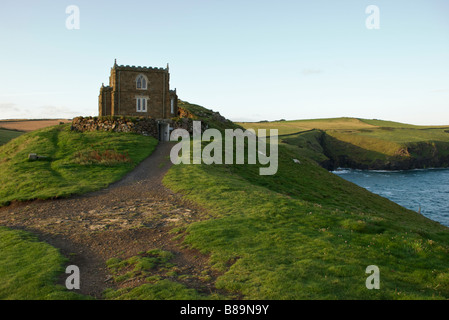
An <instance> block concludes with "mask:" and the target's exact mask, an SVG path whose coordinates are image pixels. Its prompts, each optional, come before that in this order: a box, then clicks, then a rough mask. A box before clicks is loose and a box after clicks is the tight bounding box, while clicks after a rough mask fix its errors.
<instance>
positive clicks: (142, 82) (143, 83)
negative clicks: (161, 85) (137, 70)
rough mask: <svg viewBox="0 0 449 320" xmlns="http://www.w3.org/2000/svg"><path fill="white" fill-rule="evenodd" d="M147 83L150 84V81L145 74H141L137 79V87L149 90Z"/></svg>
mask: <svg viewBox="0 0 449 320" xmlns="http://www.w3.org/2000/svg"><path fill="white" fill-rule="evenodd" d="M147 83H148V79H147V77H145V76H144V75H143V74H140V75H139V76H138V77H137V78H136V87H137V89H140V90H147V88H148V87H147Z"/></svg>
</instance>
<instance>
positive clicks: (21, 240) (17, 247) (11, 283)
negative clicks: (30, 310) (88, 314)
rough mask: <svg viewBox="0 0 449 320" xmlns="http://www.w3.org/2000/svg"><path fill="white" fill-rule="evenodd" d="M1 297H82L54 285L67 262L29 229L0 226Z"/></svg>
mask: <svg viewBox="0 0 449 320" xmlns="http://www.w3.org/2000/svg"><path fill="white" fill-rule="evenodd" d="M0 261H1V263H0V300H66V299H67V300H68V299H70V300H71V299H85V298H87V297H84V296H81V295H79V294H76V293H74V292H70V291H68V290H67V289H66V288H65V287H62V286H60V285H55V283H56V281H57V277H58V276H59V275H60V274H63V273H64V269H63V267H62V266H63V265H64V264H66V263H67V261H66V259H65V258H63V257H62V256H61V254H60V253H59V252H58V250H57V249H55V248H53V247H52V246H50V245H48V244H46V243H44V242H40V241H38V240H37V238H36V237H35V236H33V235H31V234H30V233H27V232H23V231H17V230H10V229H8V228H5V227H0Z"/></svg>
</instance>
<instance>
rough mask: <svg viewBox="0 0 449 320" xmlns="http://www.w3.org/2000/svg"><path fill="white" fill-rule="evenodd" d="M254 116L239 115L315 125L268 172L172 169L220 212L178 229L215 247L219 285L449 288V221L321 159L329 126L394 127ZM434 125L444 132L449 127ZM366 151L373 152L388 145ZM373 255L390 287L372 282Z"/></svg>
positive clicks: (342, 130) (427, 291) (413, 294)
mask: <svg viewBox="0 0 449 320" xmlns="http://www.w3.org/2000/svg"><path fill="white" fill-rule="evenodd" d="M253 124H254V123H251V124H240V125H242V126H245V127H247V128H276V127H277V125H278V124H281V125H283V126H281V127H280V129H281V133H283V134H288V133H295V132H298V131H300V130H304V131H307V132H304V133H302V134H297V135H291V136H286V137H290V138H288V139H297V141H298V143H299V142H300V144H301V148H298V147H297V146H296V145H295V144H293V143H291V141H288V142H290V143H282V144H281V145H280V146H279V161H280V164H279V170H278V172H277V173H276V174H275V175H274V176H260V175H259V174H258V167H259V166H258V165H178V166H173V167H172V168H171V169H170V171H169V172H168V174H167V175H166V177H165V179H164V182H165V183H166V185H167V186H169V187H170V188H172V189H173V190H175V191H177V192H181V193H183V194H184V195H185V197H187V198H188V199H190V200H192V201H195V202H197V203H200V204H201V205H203V206H204V207H206V208H207V209H209V210H210V212H211V213H212V214H213V217H212V218H208V219H205V220H204V221H201V222H197V223H192V224H189V225H181V226H178V229H177V232H178V236H179V237H183V238H184V241H185V243H186V244H188V245H190V246H192V247H194V248H196V249H199V250H201V251H202V252H204V253H207V254H210V256H211V258H210V261H211V264H213V266H214V267H215V268H216V269H217V270H220V271H222V272H224V274H223V276H221V277H219V278H218V280H217V282H216V285H217V287H219V288H221V289H226V290H229V291H230V292H234V293H240V294H242V295H243V297H244V298H246V299H447V298H448V297H449V273H448V270H447V265H448V263H449V256H448V253H449V232H448V228H446V227H444V226H442V225H440V224H438V223H436V222H433V221H431V220H429V219H427V218H425V217H423V216H421V215H419V214H417V213H416V212H413V211H410V210H407V209H405V208H403V207H400V206H399V205H397V204H395V203H393V202H391V201H389V200H387V199H385V198H382V197H380V196H377V195H374V194H372V193H370V192H368V191H367V190H365V189H363V188H360V187H358V186H356V185H354V184H352V183H350V182H347V181H345V180H343V179H341V178H340V177H338V176H335V175H333V174H331V173H329V172H328V171H327V170H325V169H323V168H322V167H320V166H319V165H318V164H317V160H319V157H323V156H324V154H323V151H322V144H321V143H320V141H319V140H320V138H322V136H323V134H327V133H328V132H329V131H330V130H335V131H336V132H333V133H337V134H338V133H339V134H343V135H345V136H350V135H351V134H354V136H356V137H355V138H354V140H356V139H359V138H360V137H361V139H364V138H365V137H364V135H363V134H364V133H367V132H363V131H361V130H362V129H367V128H370V130H373V131H372V132H373V135H376V134H377V135H380V133H381V132H388V133H390V131H389V130H384V129H382V127H377V126H375V125H373V124H369V123H365V122H363V121H361V120H358V119H331V120H312V121H297V122H288V121H286V122H284V121H282V122H277V123H257V124H254V125H255V126H254V127H253V126H252V125H253ZM377 124H379V123H377ZM317 126H319V128H318V129H314V128H316V127H317ZM399 128H403V127H401V126H399ZM399 128H398V129H399ZM311 129H314V130H311ZM407 129H408V130H410V129H412V128H407ZM421 129H424V128H419V130H421ZM348 130H351V132H352V133H350V132H348ZM376 130H379V131H376ZM380 130H382V131H380ZM429 130H435V132H433V133H434V134H435V136H439V135H441V136H443V137H444V135H443V134H442V133H441V130H444V129H441V128H438V129H436V128H435V129H434V128H429ZM407 132H409V131H407ZM422 132H423V131H419V133H418V135H419V134H421V133H422ZM433 133H432V134H433ZM425 134H428V132H427V133H424V134H423V136H425ZM328 135H329V136H331V135H330V134H328ZM331 137H332V136H331ZM286 139H287V138H285V139H284V138H283V141H285V140H286ZM354 140H351V141H354ZM363 141H365V140H363ZM383 141H385V142H387V146H386V147H385V150H382V152H385V153H384V154H388V152H390V151H389V149H390V148H393V146H395V144H394V143H396V141H394V140H393V139H390V138H387V139H384V140H383ZM390 143H391V145H390ZM373 145H374V146H376V144H375V143H373ZM380 147H381V146H380V145H378V146H376V148H377V149H375V150H379V149H380ZM372 148H373V149H374V147H372ZM337 151H338V150H337ZM367 152H372V154H368V156H369V157H373V159H374V158H375V157H376V156H377V155H378V154H381V152H380V151H374V150H368V151H367ZM359 156H360V157H362V156H367V155H366V154H360V155H359ZM314 158H315V159H314ZM293 159H299V160H300V162H301V163H300V164H298V163H295V162H294V161H293ZM369 265H377V266H378V267H379V268H380V273H381V290H368V289H366V287H365V280H366V277H367V274H365V268H366V267H367V266H369Z"/></svg>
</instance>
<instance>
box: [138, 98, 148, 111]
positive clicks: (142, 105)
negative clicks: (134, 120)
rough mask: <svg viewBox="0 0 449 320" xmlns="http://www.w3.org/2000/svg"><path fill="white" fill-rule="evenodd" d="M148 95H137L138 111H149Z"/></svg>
mask: <svg viewBox="0 0 449 320" xmlns="http://www.w3.org/2000/svg"><path fill="white" fill-rule="evenodd" d="M147 106H148V97H136V111H137V112H147Z"/></svg>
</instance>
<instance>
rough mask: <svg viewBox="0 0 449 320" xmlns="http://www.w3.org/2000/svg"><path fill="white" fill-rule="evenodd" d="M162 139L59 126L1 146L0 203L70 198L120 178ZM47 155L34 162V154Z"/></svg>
mask: <svg viewBox="0 0 449 320" xmlns="http://www.w3.org/2000/svg"><path fill="white" fill-rule="evenodd" d="M156 144H157V141H156V139H154V138H152V137H144V136H140V135H136V134H131V133H130V134H119V133H113V132H99V131H98V132H84V133H80V132H74V131H71V130H70V125H69V124H65V125H57V126H52V127H48V128H44V129H39V130H36V131H32V132H29V133H26V134H23V135H21V136H19V137H17V138H15V139H13V140H11V141H10V142H9V143H7V144H5V145H3V146H0V159H1V160H0V206H1V205H5V204H8V203H10V202H11V201H23V200H32V199H48V198H56V197H66V196H69V195H72V194H80V193H85V192H89V191H94V190H98V189H101V188H104V187H106V186H108V185H109V184H110V183H112V182H114V181H117V180H119V179H120V178H121V177H122V176H123V175H124V174H126V173H127V172H129V171H130V170H131V169H132V168H133V167H134V166H135V165H137V164H138V163H139V162H140V161H142V160H143V159H145V158H146V157H147V156H148V155H150V154H151V152H152V151H153V150H154V148H155V146H156ZM30 153H36V154H38V155H40V156H43V157H45V158H42V159H41V160H38V161H30V160H29V159H28V155H29V154H30Z"/></svg>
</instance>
